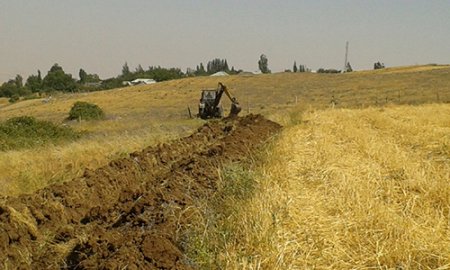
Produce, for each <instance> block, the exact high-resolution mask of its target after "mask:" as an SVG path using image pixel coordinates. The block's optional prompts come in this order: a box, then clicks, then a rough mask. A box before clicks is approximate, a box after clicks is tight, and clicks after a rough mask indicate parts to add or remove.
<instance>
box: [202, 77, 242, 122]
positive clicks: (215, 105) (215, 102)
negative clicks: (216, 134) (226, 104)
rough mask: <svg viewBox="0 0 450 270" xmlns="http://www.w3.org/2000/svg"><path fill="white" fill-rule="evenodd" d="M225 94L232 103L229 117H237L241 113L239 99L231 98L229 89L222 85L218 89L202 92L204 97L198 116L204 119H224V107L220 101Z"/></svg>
mask: <svg viewBox="0 0 450 270" xmlns="http://www.w3.org/2000/svg"><path fill="white" fill-rule="evenodd" d="M223 93H225V94H226V95H227V97H228V98H229V99H230V101H231V110H230V115H229V117H234V116H237V115H238V114H239V112H240V111H241V107H240V106H239V103H238V102H237V99H236V98H235V97H233V96H231V94H230V92H229V91H228V89H227V87H226V86H225V85H223V84H222V83H219V85H218V88H217V89H205V90H202V95H201V97H200V102H199V105H198V116H199V117H200V118H202V119H208V118H222V117H223V108H222V105H220V100H221V98H222V95H223Z"/></svg>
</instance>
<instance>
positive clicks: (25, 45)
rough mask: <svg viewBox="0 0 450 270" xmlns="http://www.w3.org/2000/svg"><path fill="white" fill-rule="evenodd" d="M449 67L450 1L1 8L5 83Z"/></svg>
mask: <svg viewBox="0 0 450 270" xmlns="http://www.w3.org/2000/svg"><path fill="white" fill-rule="evenodd" d="M346 41H349V42H350V50H349V61H350V63H351V64H352V66H353V68H354V69H369V68H371V67H372V66H373V63H374V62H376V61H381V62H384V63H385V64H386V66H399V65H412V64H427V63H450V1H449V0H445V1H444V0H442V1H439V0H422V1H418V0H408V1H406V0H403V1H400V0H398V1H395V0H377V1H375V0H359V1H356V0H315V1H312V0H311V1H301V0H285V1H269V0H259V1H256V0H247V1H245V0H241V1H238V0H227V1H212V0H210V1H206V0H203V1H201V0H172V1H170V0H166V1H151V0H128V1H123V0H120V1H119V0H76V1H75V0H0V46H1V47H0V48H1V49H0V82H3V81H6V80H7V79H9V78H13V77H15V75H16V74H21V75H22V76H24V77H25V78H26V77H27V76H28V75H30V74H32V73H34V74H36V73H37V70H38V69H40V70H41V71H42V74H43V75H45V74H46V72H47V71H48V70H49V69H50V67H51V66H52V65H53V64H54V63H59V64H60V65H61V66H62V67H63V68H64V69H65V71H66V72H69V73H72V74H73V75H74V77H76V78H78V71H79V69H80V68H83V69H85V70H86V71H87V72H88V73H97V74H99V75H100V77H101V78H106V77H112V76H116V75H118V74H119V73H120V72H121V69H122V65H123V64H124V63H125V61H127V62H128V64H129V66H130V68H131V69H133V70H134V68H135V67H136V66H137V65H138V64H141V65H142V66H143V67H144V68H145V69H147V67H148V66H150V65H161V66H164V67H179V68H181V69H182V70H183V71H185V70H186V68H187V67H193V68H194V67H195V66H196V65H197V64H199V63H200V62H203V63H205V64H206V62H208V61H209V60H211V59H213V58H226V59H227V60H228V63H229V64H230V66H231V65H233V66H235V67H236V68H238V69H244V70H250V71H253V70H257V69H258V65H257V61H258V59H259V56H260V55H261V54H262V53H264V54H266V55H267V57H268V59H269V68H270V69H271V70H272V71H273V72H277V71H282V70H284V69H286V68H292V65H293V62H294V60H296V61H297V63H299V64H305V65H306V66H308V67H310V68H312V69H317V68H320V67H325V68H337V69H341V68H342V67H343V65H344V55H345V42H346Z"/></svg>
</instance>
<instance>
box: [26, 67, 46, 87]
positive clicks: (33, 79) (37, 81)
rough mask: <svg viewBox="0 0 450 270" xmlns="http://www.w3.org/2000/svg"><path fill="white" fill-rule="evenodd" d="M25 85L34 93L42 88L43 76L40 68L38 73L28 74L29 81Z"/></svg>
mask: <svg viewBox="0 0 450 270" xmlns="http://www.w3.org/2000/svg"><path fill="white" fill-rule="evenodd" d="M25 87H26V88H28V89H29V90H30V91H31V92H33V93H36V92H39V91H40V90H42V77H41V71H40V70H38V75H30V76H28V78H27V82H26V83H25Z"/></svg>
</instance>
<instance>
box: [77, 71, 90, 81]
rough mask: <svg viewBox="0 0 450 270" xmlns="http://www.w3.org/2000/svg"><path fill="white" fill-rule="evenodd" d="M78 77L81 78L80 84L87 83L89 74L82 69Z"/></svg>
mask: <svg viewBox="0 0 450 270" xmlns="http://www.w3.org/2000/svg"><path fill="white" fill-rule="evenodd" d="M78 76H79V77H80V83H86V81H87V77H88V74H87V72H86V71H84V69H82V68H80V72H78Z"/></svg>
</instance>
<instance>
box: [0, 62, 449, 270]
mask: <svg viewBox="0 0 450 270" xmlns="http://www.w3.org/2000/svg"><path fill="white" fill-rule="evenodd" d="M219 81H221V82H223V83H224V84H225V85H227V86H228V87H229V88H230V90H231V91H232V93H233V94H234V95H235V96H236V97H237V98H238V100H239V101H240V103H241V105H242V107H243V112H242V114H248V113H261V114H263V115H265V116H266V117H268V118H270V119H272V120H274V121H277V122H279V123H281V124H282V125H284V126H285V128H284V130H283V131H282V133H281V134H279V135H278V136H277V137H276V138H274V140H273V142H271V144H270V146H268V147H267V149H266V150H265V151H264V153H262V157H261V158H259V159H258V158H255V159H254V160H258V162H256V163H255V164H253V165H252V169H251V170H250V171H247V172H243V173H242V174H239V173H234V174H233V177H235V178H239V177H242V178H245V179H247V178H248V179H250V178H251V181H252V182H253V183H254V188H253V189H252V192H251V194H247V195H248V197H246V198H245V199H242V198H241V199H236V198H234V197H231V198H230V199H226V198H225V201H221V202H223V205H222V206H223V208H226V209H218V210H217V211H219V215H218V216H221V218H218V219H217V220H209V219H208V216H203V217H200V218H201V219H200V220H201V221H200V224H203V227H202V226H199V228H198V229H200V230H201V234H200V236H199V237H200V238H199V239H200V240H199V241H200V242H202V243H203V242H206V243H207V244H206V248H205V247H204V246H205V244H201V245H199V248H200V249H201V248H205V253H203V257H198V258H194V259H195V261H196V262H197V263H198V265H200V266H202V267H203V268H204V269H449V268H450V255H449V254H450V188H449V187H450V185H449V184H450V183H449V181H450V180H449V179H450V66H435V65H429V66H415V67H399V68H388V69H384V70H377V71H362V72H353V73H347V74H314V73H303V74H302V73H278V74H269V75H257V76H256V75H255V76H228V77H220V78H218V77H197V78H185V79H181V80H175V81H168V82H162V83H157V84H154V85H145V86H135V87H124V88H120V89H115V90H109V91H101V92H92V93H77V94H66V95H56V96H53V97H52V99H51V100H50V101H49V102H43V100H42V99H36V100H26V101H21V102H18V103H15V104H8V102H7V100H5V99H0V121H4V120H6V119H9V118H11V117H15V116H22V115H30V116H35V117H37V118H38V119H43V120H50V121H52V122H55V123H62V124H65V125H70V126H71V127H73V128H74V129H75V130H77V131H80V132H83V134H84V135H83V136H82V138H81V139H79V140H77V141H74V142H69V143H66V144H61V145H49V146H46V147H39V148H33V149H23V150H16V151H7V152H0V183H1V186H2V189H1V190H0V195H11V196H15V195H18V194H22V193H30V192H33V191H35V190H37V189H40V188H42V187H45V186H46V185H48V184H51V183H59V182H64V181H68V180H70V179H72V178H74V177H77V176H80V175H81V174H82V173H83V171H84V169H85V168H90V169H94V168H97V167H100V166H102V165H104V164H106V163H108V162H109V161H111V160H113V159H117V158H119V157H122V156H124V155H127V154H128V153H130V152H133V151H136V150H139V149H142V148H144V147H146V146H149V145H154V144H157V143H162V142H166V141H168V140H170V139H174V138H178V137H180V136H185V135H187V134H189V133H191V132H192V130H194V129H196V128H197V127H198V126H200V125H201V124H202V123H204V121H202V120H199V119H190V118H189V117H188V112H187V108H188V106H189V107H190V108H191V109H192V111H193V112H194V113H195V111H196V106H197V101H198V98H199V94H200V90H201V89H202V88H214V87H216V85H217V83H218V82H219ZM75 101H88V102H92V103H95V104H97V105H99V106H100V107H101V108H102V109H103V110H104V111H105V113H106V116H107V117H106V120H103V121H92V122H85V121H82V122H68V121H65V118H66V117H67V116H68V112H69V110H70V108H71V106H72V104H73V103H74V102H75ZM224 105H225V108H227V107H228V106H229V102H228V101H227V100H224ZM234 166H238V165H234ZM235 169H236V168H235ZM224 170H225V169H224ZM236 170H237V171H239V169H236ZM222 184H223V185H224V186H226V185H227V183H226V182H224V183H222ZM207 208H208V206H205V208H204V209H202V208H201V207H200V208H199V209H198V212H199V213H202V212H207V211H206V210H205V209H207ZM220 211H224V212H220ZM199 215H200V216H201V214H199ZM215 217H217V216H215ZM202 222H203V223H202Z"/></svg>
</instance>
